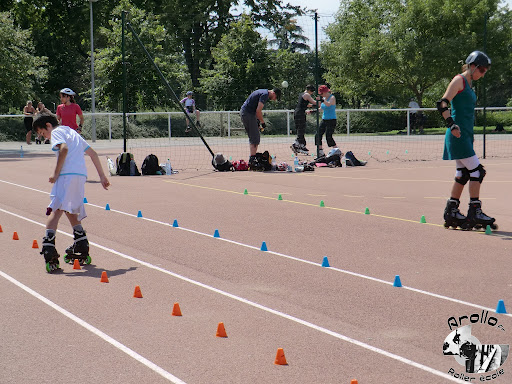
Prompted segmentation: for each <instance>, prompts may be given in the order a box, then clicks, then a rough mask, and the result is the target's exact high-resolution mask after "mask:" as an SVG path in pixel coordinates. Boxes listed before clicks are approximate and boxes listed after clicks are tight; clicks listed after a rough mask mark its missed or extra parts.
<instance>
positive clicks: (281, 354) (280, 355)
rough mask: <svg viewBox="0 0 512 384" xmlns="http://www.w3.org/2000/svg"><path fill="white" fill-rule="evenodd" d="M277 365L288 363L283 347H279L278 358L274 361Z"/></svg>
mask: <svg viewBox="0 0 512 384" xmlns="http://www.w3.org/2000/svg"><path fill="white" fill-rule="evenodd" d="M274 364H275V365H288V363H287V362H286V357H284V350H283V348H277V353H276V360H275V361H274Z"/></svg>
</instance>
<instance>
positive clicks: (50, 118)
mask: <svg viewBox="0 0 512 384" xmlns="http://www.w3.org/2000/svg"><path fill="white" fill-rule="evenodd" d="M46 123H50V124H51V125H52V127H56V126H58V125H59V122H58V121H57V117H55V115H54V114H53V113H41V114H40V115H39V116H37V117H36V118H35V119H34V122H33V123H32V131H34V133H36V134H37V129H38V128H39V129H45V128H46Z"/></svg>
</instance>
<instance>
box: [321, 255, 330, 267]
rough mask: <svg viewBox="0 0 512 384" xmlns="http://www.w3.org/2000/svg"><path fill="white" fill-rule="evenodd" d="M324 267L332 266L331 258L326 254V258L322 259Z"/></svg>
mask: <svg viewBox="0 0 512 384" xmlns="http://www.w3.org/2000/svg"><path fill="white" fill-rule="evenodd" d="M322 267H326V268H329V267H330V265H329V259H328V258H327V256H324V259H323V260H322Z"/></svg>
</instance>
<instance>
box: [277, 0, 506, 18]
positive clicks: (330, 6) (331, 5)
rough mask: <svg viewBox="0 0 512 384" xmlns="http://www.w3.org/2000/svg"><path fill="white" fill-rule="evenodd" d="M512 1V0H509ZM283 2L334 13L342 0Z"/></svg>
mask: <svg viewBox="0 0 512 384" xmlns="http://www.w3.org/2000/svg"><path fill="white" fill-rule="evenodd" d="M509 1H511V2H512V0H509ZM283 3H290V4H291V5H300V6H302V7H306V8H308V9H312V10H313V9H316V10H317V12H318V13H319V14H320V15H321V14H327V15H331V14H332V15H334V14H335V13H336V12H337V11H338V8H339V6H340V0H320V1H312V0H284V1H283Z"/></svg>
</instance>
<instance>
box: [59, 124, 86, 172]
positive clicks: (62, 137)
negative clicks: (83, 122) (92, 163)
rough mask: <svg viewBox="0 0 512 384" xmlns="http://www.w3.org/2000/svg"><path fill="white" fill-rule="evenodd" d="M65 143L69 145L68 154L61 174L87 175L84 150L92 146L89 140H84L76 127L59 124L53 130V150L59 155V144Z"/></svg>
mask: <svg viewBox="0 0 512 384" xmlns="http://www.w3.org/2000/svg"><path fill="white" fill-rule="evenodd" d="M63 143H65V144H66V145H67V147H68V154H67V156H66V160H65V161H64V165H63V167H62V170H61V171H60V175H80V176H85V177H87V168H86V166H85V157H84V152H85V151H86V150H87V149H88V148H90V146H89V144H88V143H87V141H85V140H84V138H83V137H82V136H80V135H79V134H78V133H77V132H76V131H75V130H74V129H72V128H70V127H68V126H65V125H59V126H58V127H56V128H54V129H53V130H52V138H51V145H52V150H53V151H55V152H56V155H57V157H58V156H59V154H60V152H59V148H57V145H59V144H63Z"/></svg>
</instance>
